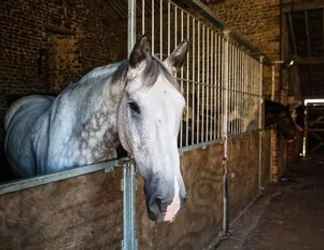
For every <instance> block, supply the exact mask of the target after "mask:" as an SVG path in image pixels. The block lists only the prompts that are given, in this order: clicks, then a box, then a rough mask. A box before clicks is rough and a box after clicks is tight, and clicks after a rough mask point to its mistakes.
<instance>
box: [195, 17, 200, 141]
mask: <svg viewBox="0 0 324 250" xmlns="http://www.w3.org/2000/svg"><path fill="white" fill-rule="evenodd" d="M197 29H198V44H197V45H198V51H197V57H198V59H197V60H198V65H197V68H198V69H197V88H198V89H197V119H196V120H197V126H196V128H197V129H196V142H197V143H200V110H201V103H200V85H201V81H200V64H201V61H200V53H201V37H200V29H201V25H200V21H199V20H198V27H197Z"/></svg>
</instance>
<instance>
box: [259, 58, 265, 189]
mask: <svg viewBox="0 0 324 250" xmlns="http://www.w3.org/2000/svg"><path fill="white" fill-rule="evenodd" d="M263 59H264V58H263V56H261V57H260V65H259V67H260V69H259V79H258V80H259V88H258V90H259V100H260V102H259V126H258V127H259V129H260V132H259V164H258V166H259V168H258V169H259V171H258V172H259V174H258V184H259V192H262V191H263V190H264V187H263V184H262V174H263V171H262V168H263V161H262V160H263V158H262V154H263V133H264V131H263V130H262V131H261V129H263V127H264V125H263V121H264V117H263V114H264V112H263V110H264V100H263Z"/></svg>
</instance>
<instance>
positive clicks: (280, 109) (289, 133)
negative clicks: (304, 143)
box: [265, 100, 297, 142]
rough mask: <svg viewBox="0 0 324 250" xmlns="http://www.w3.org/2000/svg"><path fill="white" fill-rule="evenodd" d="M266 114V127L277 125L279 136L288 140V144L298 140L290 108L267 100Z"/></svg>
mask: <svg viewBox="0 0 324 250" xmlns="http://www.w3.org/2000/svg"><path fill="white" fill-rule="evenodd" d="M265 113H266V126H270V125H273V124H275V125H276V126H277V128H278V133H279V135H281V136H282V137H283V138H285V139H287V140H288V142H291V141H293V140H294V139H295V138H296V136H297V127H296V123H295V121H294V119H293V117H292V115H291V112H290V110H289V106H285V105H283V104H281V103H278V102H274V101H270V100H266V102H265Z"/></svg>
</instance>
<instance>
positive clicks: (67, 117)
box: [5, 36, 188, 221]
mask: <svg viewBox="0 0 324 250" xmlns="http://www.w3.org/2000/svg"><path fill="white" fill-rule="evenodd" d="M187 48H188V45H187V42H183V43H182V44H180V45H179V46H178V47H177V48H176V49H175V50H174V51H173V53H172V54H171V55H170V56H169V57H168V58H167V59H166V60H165V61H163V62H162V61H160V60H158V59H157V58H156V57H154V56H152V55H151V52H150V51H151V48H150V45H149V43H148V41H147V38H146V37H145V36H143V37H142V38H141V39H140V40H139V41H138V42H137V44H136V45H135V47H134V49H133V51H132V53H131V55H130V57H129V60H126V61H123V62H121V63H117V64H113V65H109V66H104V67H99V68H95V69H94V70H92V71H91V72H89V73H88V74H86V75H85V76H83V77H82V78H81V80H80V81H78V82H76V83H74V84H71V85H70V86H68V87H67V88H66V89H64V91H63V92H62V93H61V94H60V95H58V96H57V97H56V98H54V97H49V96H39V95H35V96H28V97H24V98H22V99H20V100H18V101H17V102H15V103H14V104H13V105H12V106H11V108H10V109H9V111H8V113H7V115H6V118H5V129H6V139H5V151H6V155H7V158H8V160H9V162H10V164H11V165H12V167H13V168H14V170H15V171H16V172H17V173H18V174H19V175H20V176H22V177H31V176H36V175H42V174H49V173H53V172H57V171H61V170H65V169H71V168H74V167H79V166H84V165H89V164H95V163H98V162H102V161H106V160H108V159H111V158H113V157H116V148H117V147H118V146H119V145H120V144H121V145H122V146H123V148H124V149H125V150H126V151H127V152H128V153H129V155H130V156H131V157H133V158H134V159H135V161H136V164H137V167H138V170H139V173H140V174H141V175H142V176H143V177H144V180H145V187H144V189H145V190H144V191H145V195H146V202H147V208H148V212H149V217H150V218H151V219H153V220H159V221H161V220H164V221H172V220H173V218H174V216H175V214H176V213H177V212H178V210H179V209H180V206H181V203H182V202H183V200H184V199H185V196H186V192H185V186H184V183H183V179H182V176H181V172H180V163H179V154H178V148H177V136H178V132H179V127H180V122H181V117H182V112H183V108H184V106H185V100H184V98H183V96H182V95H181V93H180V91H179V86H178V83H177V81H176V80H175V78H174V77H173V76H172V75H173V73H174V72H175V70H176V68H177V67H180V66H181V65H182V64H183V62H184V60H185V56H186V52H187Z"/></svg>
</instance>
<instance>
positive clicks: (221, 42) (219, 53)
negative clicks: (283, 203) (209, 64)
mask: <svg viewBox="0 0 324 250" xmlns="http://www.w3.org/2000/svg"><path fill="white" fill-rule="evenodd" d="M217 40H218V46H217V50H218V51H217V71H218V75H217V97H218V99H217V113H218V117H217V137H218V138H222V137H223V136H222V120H223V113H224V112H223V97H224V94H223V85H224V84H223V81H224V64H223V60H224V39H223V37H221V36H220V35H218V39H217Z"/></svg>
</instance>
